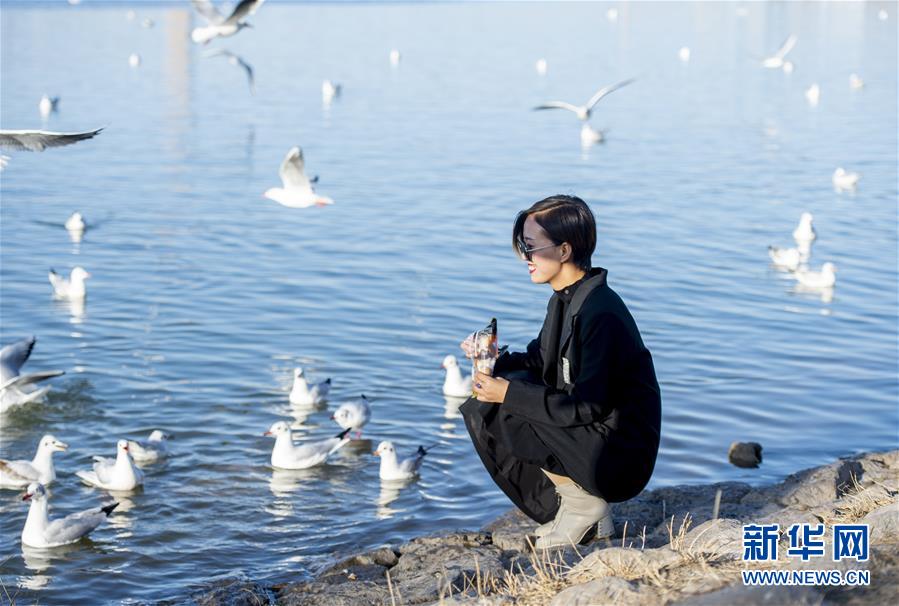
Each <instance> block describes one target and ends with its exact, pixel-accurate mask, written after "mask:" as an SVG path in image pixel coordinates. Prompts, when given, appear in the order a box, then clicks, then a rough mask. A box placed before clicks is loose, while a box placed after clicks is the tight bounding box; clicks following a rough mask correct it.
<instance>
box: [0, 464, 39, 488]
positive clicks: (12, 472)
mask: <svg viewBox="0 0 899 606" xmlns="http://www.w3.org/2000/svg"><path fill="white" fill-rule="evenodd" d="M0 473H2V474H3V475H5V476H8V479H9V480H11V481H13V482H16V483H19V482H36V481H37V480H38V478H39V477H40V474H39V473H38V471H37V469H35V468H34V466H32V465H31V463H30V462H29V461H6V460H3V459H0Z"/></svg>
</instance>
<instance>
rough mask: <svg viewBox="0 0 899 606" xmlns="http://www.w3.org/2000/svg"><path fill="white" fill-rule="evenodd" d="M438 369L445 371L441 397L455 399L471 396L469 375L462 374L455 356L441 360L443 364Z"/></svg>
mask: <svg viewBox="0 0 899 606" xmlns="http://www.w3.org/2000/svg"><path fill="white" fill-rule="evenodd" d="M440 367H441V368H444V369H446V377H445V378H444V379H443V395H445V396H453V397H455V398H467V397H469V396H471V375H470V374H467V373H466V374H465V375H463V374H462V369H461V368H459V362H458V361H457V360H456V356H454V355H452V354H450V355H448V356H446V357H445V358H443V364H441V365H440Z"/></svg>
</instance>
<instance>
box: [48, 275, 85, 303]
mask: <svg viewBox="0 0 899 606" xmlns="http://www.w3.org/2000/svg"><path fill="white" fill-rule="evenodd" d="M48 277H49V278H50V284H52V285H53V294H54V295H55V296H56V297H58V298H60V299H69V300H70V301H75V300H82V299H84V298H85V297H86V296H87V289H86V288H85V284H84V281H85V280H86V279H88V278H90V277H91V275H90V274H89V273H87V271H86V270H85V269H84V268H83V267H75V268H74V269H72V272H71V273H70V274H69V277H68V278H64V277H63V276H60V275H59V274H58V273H56V272H55V271H53V270H52V269H51V270H50V273H49V274H48Z"/></svg>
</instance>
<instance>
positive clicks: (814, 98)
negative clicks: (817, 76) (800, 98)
mask: <svg viewBox="0 0 899 606" xmlns="http://www.w3.org/2000/svg"><path fill="white" fill-rule="evenodd" d="M805 98H806V99H808V102H809V103H810V104H811V105H818V101H820V100H821V87H820V86H818V85H817V84H812V85H811V86H809V87H808V90H806V91H805Z"/></svg>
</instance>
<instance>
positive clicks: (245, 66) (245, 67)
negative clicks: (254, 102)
mask: <svg viewBox="0 0 899 606" xmlns="http://www.w3.org/2000/svg"><path fill="white" fill-rule="evenodd" d="M235 58H236V59H237V62H238V63H239V64H240V66H241V67H242V68H243V70H244V71H245V72H246V73H247V82H248V83H249V85H250V92H251V93H252V94H256V79H255V77H254V76H253V68H252V66H250V64H249V63H247V62H246V61H244V60H243V59H241V58H240V57H237V56H235Z"/></svg>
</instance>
